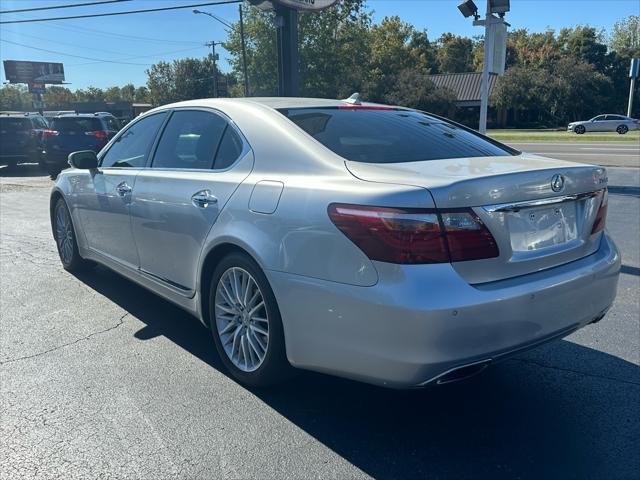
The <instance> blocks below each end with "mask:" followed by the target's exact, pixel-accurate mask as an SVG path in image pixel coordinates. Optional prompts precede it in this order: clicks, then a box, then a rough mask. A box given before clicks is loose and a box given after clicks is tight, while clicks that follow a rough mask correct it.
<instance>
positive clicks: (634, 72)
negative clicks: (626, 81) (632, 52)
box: [629, 58, 640, 78]
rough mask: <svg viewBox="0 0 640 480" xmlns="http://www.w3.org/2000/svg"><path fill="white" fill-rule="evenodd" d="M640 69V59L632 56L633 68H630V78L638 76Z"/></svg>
mask: <svg viewBox="0 0 640 480" xmlns="http://www.w3.org/2000/svg"><path fill="white" fill-rule="evenodd" d="M639 70H640V59H638V58H632V59H631V68H630V69H629V78H638V73H639Z"/></svg>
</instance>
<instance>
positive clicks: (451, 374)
mask: <svg viewBox="0 0 640 480" xmlns="http://www.w3.org/2000/svg"><path fill="white" fill-rule="evenodd" d="M490 363H491V359H488V360H480V361H479V362H473V363H469V364H467V365H462V366H461V367H456V368H453V369H451V370H449V371H447V372H445V373H443V374H442V375H439V376H438V377H436V378H435V379H433V380H432V382H434V383H436V384H437V385H444V384H446V383H453V382H459V381H461V380H466V379H467V378H470V377H473V376H474V375H478V374H479V373H480V372H482V371H484V369H485V368H487V367H488V366H489V364H490Z"/></svg>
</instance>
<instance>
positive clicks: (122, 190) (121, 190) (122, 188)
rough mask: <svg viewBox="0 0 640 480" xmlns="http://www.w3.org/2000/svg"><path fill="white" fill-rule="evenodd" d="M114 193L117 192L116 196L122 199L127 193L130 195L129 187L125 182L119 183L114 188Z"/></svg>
mask: <svg viewBox="0 0 640 480" xmlns="http://www.w3.org/2000/svg"><path fill="white" fill-rule="evenodd" d="M116 192H118V195H120V196H121V197H124V196H125V195H126V194H127V193H131V187H130V186H129V184H128V183H127V182H120V183H119V184H118V185H117V186H116Z"/></svg>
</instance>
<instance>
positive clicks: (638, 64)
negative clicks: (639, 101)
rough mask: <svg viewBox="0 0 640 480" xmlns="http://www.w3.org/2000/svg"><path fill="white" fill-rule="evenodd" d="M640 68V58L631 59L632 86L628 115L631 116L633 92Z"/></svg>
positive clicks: (630, 75)
mask: <svg viewBox="0 0 640 480" xmlns="http://www.w3.org/2000/svg"><path fill="white" fill-rule="evenodd" d="M639 70H640V59H638V58H633V59H632V60H631V69H630V70H629V77H630V78H631V88H630V89H629V105H628V107H627V117H630V116H631V114H632V113H633V94H634V93H635V91H636V79H637V78H638V74H639Z"/></svg>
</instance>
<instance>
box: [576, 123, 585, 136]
mask: <svg viewBox="0 0 640 480" xmlns="http://www.w3.org/2000/svg"><path fill="white" fill-rule="evenodd" d="M573 131H574V132H576V133H577V134H578V135H582V134H583V133H584V132H586V131H587V129H586V128H584V125H578V126H577V127H576V128H574V129H573Z"/></svg>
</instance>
